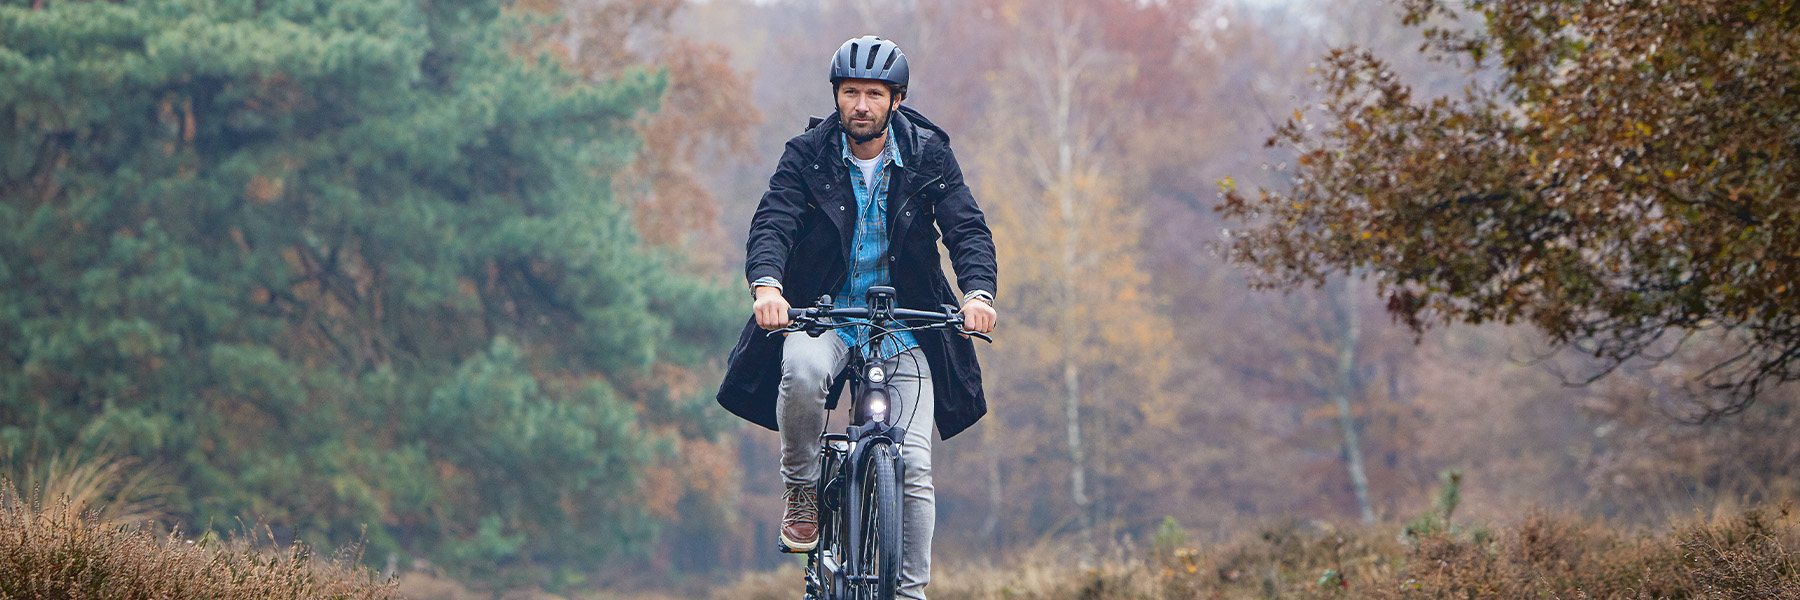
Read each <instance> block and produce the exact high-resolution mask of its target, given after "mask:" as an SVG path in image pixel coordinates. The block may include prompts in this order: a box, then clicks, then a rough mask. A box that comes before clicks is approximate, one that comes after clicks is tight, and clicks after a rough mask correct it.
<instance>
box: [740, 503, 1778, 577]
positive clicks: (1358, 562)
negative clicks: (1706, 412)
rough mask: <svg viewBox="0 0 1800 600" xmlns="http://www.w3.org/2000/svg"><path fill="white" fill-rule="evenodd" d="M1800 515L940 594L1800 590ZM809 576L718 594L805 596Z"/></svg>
mask: <svg viewBox="0 0 1800 600" xmlns="http://www.w3.org/2000/svg"><path fill="white" fill-rule="evenodd" d="M1797 529H1800V516H1797V515H1796V513H1795V511H1794V510H1793V508H1792V507H1791V505H1783V506H1781V507H1776V508H1764V509H1752V510H1749V511H1745V512H1742V513H1739V514H1736V515H1734V516H1731V517H1729V518H1723V519H1717V520H1710V521H1698V522H1694V523H1690V524H1686V525H1680V526H1676V527H1672V528H1670V529H1669V530H1667V531H1664V532H1649V533H1644V532H1640V533H1630V532H1626V531H1623V530H1621V529H1619V528H1616V527H1613V526H1609V525H1607V524H1605V523H1599V522H1594V521H1592V520H1586V519H1582V518H1578V517H1567V516H1553V515H1548V514H1535V515H1532V516H1530V517H1528V518H1526V519H1525V520H1524V521H1523V522H1521V523H1520V524H1518V525H1517V526H1514V527H1510V528H1503V529H1499V530H1495V531H1492V532H1488V531H1484V530H1475V531H1469V532H1463V531H1452V532H1439V533H1431V534H1427V535H1424V536H1421V537H1418V538H1404V539H1402V538H1397V537H1396V536H1395V535H1394V533H1393V532H1394V529H1393V528H1386V529H1359V530H1341V531H1340V530H1336V529H1333V528H1331V527H1329V526H1317V525H1303V524H1299V523H1288V524H1282V525H1279V526H1274V527H1270V528H1268V529H1265V530H1264V531H1262V532H1260V533H1258V534H1256V535H1250V536H1245V537H1242V538H1240V539H1237V540H1235V541H1233V542H1231V543H1226V544H1221V545H1218V546H1215V547H1212V548H1208V549H1195V548H1166V549H1161V550H1155V551H1148V552H1142V553H1140V554H1142V556H1139V557H1135V558H1134V557H1114V558H1113V559H1111V560H1106V561H1101V562H1100V563H1099V564H1097V565H1095V566H1092V567H1089V568H1081V567H1077V566H1074V565H1072V564H1070V562H1069V561H1068V560H1067V559H1066V558H1064V557H1067V556H1070V555H1071V553H1070V552H1069V549H1068V548H1059V547H1045V548H1040V549H1038V550H1035V551H1029V552H1023V553H1020V554H1018V555H1015V556H1012V557H1010V558H1008V559H1006V560H1005V561H1004V562H1001V563H998V564H987V565H982V564H969V563H967V562H962V563H958V564H948V565H939V566H937V568H935V569H934V571H935V573H934V576H933V582H932V586H931V597H932V598H934V599H936V600H1052V599H1065V598H1066V599H1071V600H1198V599H1206V600H1225V599H1250V598H1257V599H1292V600H1325V599H1331V600H1349V599H1370V600H1425V599H1434V600H1435V599H1457V600H1464V599H1467V600H1478V599H1494V600H1510V599H1517V600H1552V599H1563V600H1576V599H1581V600H1587V599H1619V600H1656V599H1662V598H1669V599H1673V600H1682V599H1690V598H1691V599H1702V598H1704V599H1746V600H1749V599H1755V600H1800V530H1797ZM799 581H800V579H799V574H798V572H793V573H782V574H778V575H764V576H760V577H757V578H747V579H745V580H744V581H742V582H740V583H739V584H738V585H737V586H730V587H728V588H727V589H723V590H720V591H718V592H716V593H714V594H713V595H712V597H713V598H714V599H722V598H750V599H761V598H792V597H797V596H798V594H799V589H800V588H799Z"/></svg>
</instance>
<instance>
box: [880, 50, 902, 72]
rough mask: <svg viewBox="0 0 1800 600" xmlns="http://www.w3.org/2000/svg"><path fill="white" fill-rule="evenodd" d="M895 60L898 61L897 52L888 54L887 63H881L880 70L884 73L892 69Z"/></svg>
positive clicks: (898, 54) (898, 55)
mask: <svg viewBox="0 0 1800 600" xmlns="http://www.w3.org/2000/svg"><path fill="white" fill-rule="evenodd" d="M896 60H900V53H899V52H889V53H888V59H887V62H886V63H882V65H881V70H883V71H886V70H888V69H892V68H894V61H896Z"/></svg>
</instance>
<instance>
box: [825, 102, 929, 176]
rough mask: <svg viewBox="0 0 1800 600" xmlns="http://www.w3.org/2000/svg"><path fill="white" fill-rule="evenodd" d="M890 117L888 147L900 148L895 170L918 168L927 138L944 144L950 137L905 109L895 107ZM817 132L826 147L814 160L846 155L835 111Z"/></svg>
mask: <svg viewBox="0 0 1800 600" xmlns="http://www.w3.org/2000/svg"><path fill="white" fill-rule="evenodd" d="M893 115H894V116H893V118H890V119H888V136H889V140H888V143H889V144H890V147H898V148H899V151H900V156H899V157H897V158H896V159H895V162H896V163H897V164H896V166H899V167H901V168H908V167H909V166H912V165H919V164H920V163H919V160H920V156H919V153H920V152H922V151H923V148H924V147H925V140H926V139H928V138H930V136H933V135H937V136H943V137H944V139H945V140H946V141H948V140H949V136H946V135H944V132H943V130H942V129H938V127H937V125H935V124H932V122H931V121H929V120H926V119H925V116H924V115H921V114H919V112H918V111H915V110H913V109H911V108H909V107H907V106H905V105H901V106H899V107H896V108H895V109H894V113H893ZM921 123H923V125H922V126H921ZM816 129H818V130H821V131H819V133H820V134H821V135H823V136H824V140H823V141H824V142H825V143H824V144H821V145H820V148H819V154H818V156H815V157H814V159H815V160H824V159H830V158H836V157H837V156H838V155H841V154H842V153H844V152H847V151H848V150H847V149H845V148H844V141H843V140H844V138H843V135H844V124H843V122H842V121H840V120H839V117H838V113H837V111H832V112H831V115H830V116H827V117H825V118H824V119H821V120H820V121H819V124H818V125H817V127H816Z"/></svg>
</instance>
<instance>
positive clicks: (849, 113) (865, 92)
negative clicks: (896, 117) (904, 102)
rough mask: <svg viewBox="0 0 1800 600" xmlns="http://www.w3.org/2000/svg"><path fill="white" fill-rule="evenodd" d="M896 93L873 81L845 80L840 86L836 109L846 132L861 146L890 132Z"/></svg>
mask: <svg viewBox="0 0 1800 600" xmlns="http://www.w3.org/2000/svg"><path fill="white" fill-rule="evenodd" d="M894 103H895V98H894V94H893V90H892V89H891V88H889V87H888V85H887V84H886V83H883V82H880V81H876V80H873V79H845V80H843V81H840V82H838V85H837V108H838V115H839V118H840V119H842V120H843V124H844V132H845V133H848V134H850V137H851V139H854V140H856V141H858V142H862V141H867V140H872V139H875V137H876V136H879V135H881V134H882V133H884V132H886V131H887V125H888V116H889V115H890V114H892V112H893V110H894Z"/></svg>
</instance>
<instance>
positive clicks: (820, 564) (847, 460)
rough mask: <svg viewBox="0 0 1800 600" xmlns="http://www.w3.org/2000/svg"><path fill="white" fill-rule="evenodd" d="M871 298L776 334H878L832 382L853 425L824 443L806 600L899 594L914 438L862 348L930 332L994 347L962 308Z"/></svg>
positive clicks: (822, 304)
mask: <svg viewBox="0 0 1800 600" xmlns="http://www.w3.org/2000/svg"><path fill="white" fill-rule="evenodd" d="M866 297H867V299H868V303H867V304H868V307H867V308H834V307H833V306H832V303H831V297H830V296H825V297H822V298H820V299H819V302H818V305H817V306H814V307H813V308H804V309H790V310H789V311H788V319H789V320H791V321H792V322H791V323H790V324H789V325H788V326H787V327H783V328H781V329H777V330H774V331H771V332H769V333H768V335H776V334H787V333H805V334H807V335H810V336H813V337H818V336H820V335H822V334H824V333H825V332H826V331H830V330H834V329H842V328H845V327H868V328H870V330H871V331H870V335H869V336H868V340H867V341H866V342H864V343H862V344H858V345H857V346H856V347H853V348H850V356H849V359H848V360H846V361H845V364H844V371H843V372H842V373H840V374H838V375H837V377H836V378H835V380H834V381H833V388H834V389H835V388H836V385H838V384H839V383H840V382H841V383H842V385H843V386H844V388H845V391H846V392H847V393H848V394H849V397H850V398H852V399H853V403H852V404H851V411H850V424H849V426H848V428H847V429H846V430H845V432H844V433H832V432H830V431H826V432H825V433H824V434H823V435H821V436H819V454H820V458H821V463H822V467H823V468H822V469H821V470H820V476H819V481H818V482H817V483H816V484H815V485H817V486H818V488H817V489H816V490H815V491H816V492H817V497H818V499H819V543H818V545H817V546H814V548H813V549H812V550H811V551H808V552H806V555H807V558H806V598H807V600H892V598H893V597H894V593H895V591H896V590H897V589H898V587H899V577H900V561H901V556H900V552H901V539H900V535H901V533H900V528H901V517H900V514H901V513H900V486H901V482H902V481H903V480H904V479H903V477H904V476H905V472H906V465H905V464H904V463H903V462H902V461H901V458H900V447H901V442H902V440H905V439H906V430H905V429H904V428H902V427H899V426H897V425H895V424H894V423H893V420H894V418H893V416H892V415H890V414H889V412H888V409H889V408H890V407H892V406H893V403H892V402H891V400H892V399H893V398H894V388H893V386H892V385H891V384H889V382H888V375H887V373H886V371H885V370H884V369H883V368H882V365H881V361H879V360H870V359H869V358H868V354H875V353H874V352H869V353H865V352H864V351H863V347H864V346H867V347H868V348H871V349H874V348H879V347H880V344H881V340H882V339H883V338H886V337H888V336H891V335H893V334H895V333H899V332H901V331H921V330H928V329H950V330H953V331H956V332H957V333H961V334H965V335H971V336H975V337H977V338H980V339H982V340H986V341H988V342H992V341H993V338H990V337H988V336H987V335H985V334H982V333H979V332H974V331H966V330H964V329H962V315H961V314H959V313H958V309H957V308H956V307H954V306H950V305H944V306H943V307H942V309H943V311H942V312H930V311H920V310H911V309H905V308H899V307H897V306H895V299H896V295H895V293H894V288H891V287H887V286H873V287H870V288H869V292H868V295H867V296H866ZM907 321H913V322H922V323H923V324H922V325H914V324H909V323H907ZM890 324H897V325H900V326H899V327H889V325H890ZM871 386H873V387H871ZM832 408H835V406H830V405H828V406H826V410H828V411H829V410H831V409H832ZM829 414H830V413H827V415H829ZM781 550H782V551H783V552H788V551H789V550H788V549H787V548H786V547H783V548H781Z"/></svg>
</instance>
